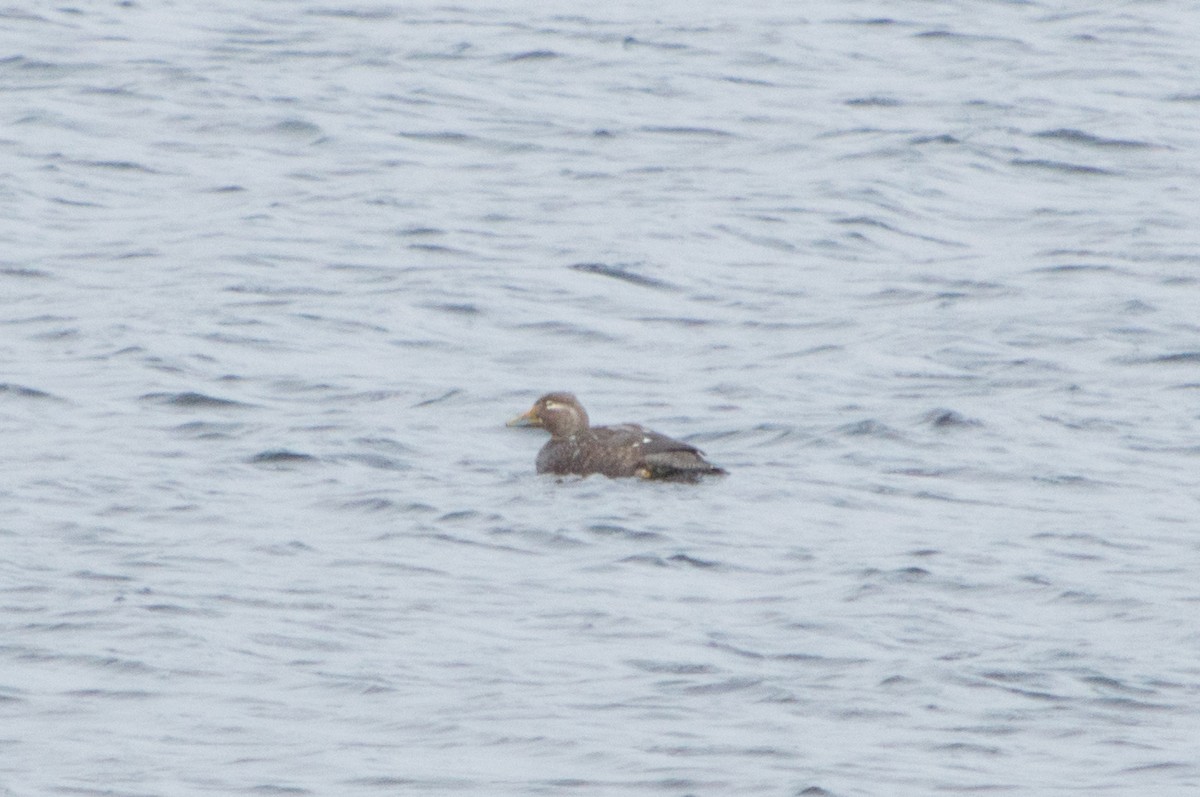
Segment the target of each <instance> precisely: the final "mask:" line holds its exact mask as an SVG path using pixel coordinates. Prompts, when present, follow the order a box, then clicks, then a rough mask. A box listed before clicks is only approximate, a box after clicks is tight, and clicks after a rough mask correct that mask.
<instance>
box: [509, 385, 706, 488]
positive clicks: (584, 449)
mask: <svg viewBox="0 0 1200 797" xmlns="http://www.w3.org/2000/svg"><path fill="white" fill-rule="evenodd" d="M508 426H533V427H539V428H542V429H545V430H546V431H547V432H549V433H550V441H549V442H547V443H546V445H544V446H542V450H541V451H539V452H538V455H537V472H538V473H553V474H556V475H560V476H565V475H570V474H574V475H578V476H590V475H592V474H597V473H598V474H602V475H604V476H608V477H609V478H613V479H617V478H625V477H636V478H639V479H653V480H657V481H668V482H687V483H695V482H698V481H700V479H701V478H702V477H705V476H724V475H726V474H727V471H726V470H724V469H723V468H719V467H717V466H716V465H714V464H712V463H711V462H709V461H708V460H706V459H705V458H704V452H702V451H701V450H700V449H698V448H696V447H695V446H692V445H688V444H687V443H684V442H681V441H679V440H675V439H673V438H670V437H667V436H666V435H664V434H659V433H658V432H655V431H651V430H650V429H647V428H645V427H643V426H639V425H638V424H635V423H625V424H621V425H619V426H592V425H591V424H590V422H589V420H588V414H587V410H585V409H584V408H583V405H582V404H580V403H579V399H577V398H576V397H575V395H574V394H573V393H568V392H566V391H555V392H553V393H547V394H546V395H544V396H542V397H541V398H539V399H538V400H537V401H536V402H534V404H533V406H532V407H530V408H529V410H528V411H527V412H525V413H523V414H521V415H518V416H517V417H515V418H513V419H512V420H511V421H509V422H508Z"/></svg>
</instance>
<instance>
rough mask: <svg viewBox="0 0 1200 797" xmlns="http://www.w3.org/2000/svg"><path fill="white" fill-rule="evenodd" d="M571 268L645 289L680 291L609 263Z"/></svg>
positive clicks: (579, 264)
mask: <svg viewBox="0 0 1200 797" xmlns="http://www.w3.org/2000/svg"><path fill="white" fill-rule="evenodd" d="M569 268H570V269H571V270H572V271H581V272H583V273H584V274H598V275H599V276H601V277H611V278H612V279H616V280H621V281H622V282H628V283H630V284H631V285H638V286H640V287H643V288H656V289H658V290H672V291H673V290H678V288H677V287H676V286H675V285H672V284H671V283H669V282H666V281H664V280H660V279H656V278H654V277H647V276H645V275H644V274H636V273H634V272H632V271H630V270H628V269H626V268H622V267H620V266H610V265H608V264H607V263H574V264H572V265H571V266H569Z"/></svg>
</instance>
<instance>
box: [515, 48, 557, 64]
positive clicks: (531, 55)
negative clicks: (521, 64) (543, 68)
mask: <svg viewBox="0 0 1200 797" xmlns="http://www.w3.org/2000/svg"><path fill="white" fill-rule="evenodd" d="M561 57H562V56H560V55H559V54H558V53H556V52H554V51H553V50H529V51H528V52H524V53H517V54H516V55H510V56H509V57H508V58H505V59H504V60H505V61H508V62H509V63H513V62H516V61H550V60H552V59H555V58H561Z"/></svg>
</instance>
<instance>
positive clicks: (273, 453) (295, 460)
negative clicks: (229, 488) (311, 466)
mask: <svg viewBox="0 0 1200 797" xmlns="http://www.w3.org/2000/svg"><path fill="white" fill-rule="evenodd" d="M246 461H247V462H249V463H250V464H251V465H296V464H301V463H308V462H317V461H318V460H317V458H316V457H314V456H313V455H312V454H304V453H301V452H299V451H289V450H287V449H285V448H278V449H272V450H270V451H260V452H259V453H257V454H255V455H254V456H252V457H250V458H249V459H248V460H246Z"/></svg>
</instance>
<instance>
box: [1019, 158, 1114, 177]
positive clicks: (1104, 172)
mask: <svg viewBox="0 0 1200 797" xmlns="http://www.w3.org/2000/svg"><path fill="white" fill-rule="evenodd" d="M1009 163H1011V164H1012V165H1013V166H1026V167H1029V168H1032V169H1047V170H1049V171H1055V172H1063V173H1064V174H1087V175H1097V176H1103V177H1115V176H1116V175H1117V174H1118V172H1115V171H1113V170H1112V169H1104V168H1101V167H1099V166H1085V165H1083V164H1080V163H1066V162H1065V161H1055V160H1048V159H1046V158H1013V159H1012V160H1010V161H1009Z"/></svg>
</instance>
